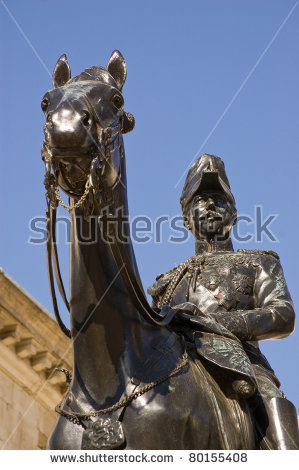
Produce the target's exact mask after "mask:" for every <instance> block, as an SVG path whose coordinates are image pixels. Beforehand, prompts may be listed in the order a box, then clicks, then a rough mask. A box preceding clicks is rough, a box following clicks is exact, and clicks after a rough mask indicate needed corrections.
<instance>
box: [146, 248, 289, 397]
mask: <svg viewBox="0 0 299 470" xmlns="http://www.w3.org/2000/svg"><path fill="white" fill-rule="evenodd" d="M148 292H149V293H150V294H151V295H152V297H153V306H154V307H156V308H161V307H162V305H164V304H168V305H170V306H171V307H175V306H178V305H181V308H180V309H179V312H182V313H183V312H184V310H185V311H188V317H186V316H183V317H182V318H181V319H179V320H178V321H177V322H176V328H177V329H178V330H180V331H182V333H184V334H185V335H186V337H187V338H188V339H189V340H190V341H193V342H194V344H195V347H196V349H197V352H198V354H199V355H200V356H202V357H204V358H205V359H206V360H208V361H209V362H211V363H212V364H214V365H215V370H216V371H217V367H220V368H225V369H227V370H230V371H232V372H234V373H235V374H237V375H240V377H243V378H246V379H248V380H249V381H250V382H251V383H252V384H255V383H256V382H257V386H258V389H259V391H260V393H261V394H262V395H263V396H267V398H271V397H282V396H283V393H282V392H281V390H279V388H278V387H279V385H280V384H279V381H278V379H277V377H276V376H275V374H274V372H273V370H272V368H271V366H270V364H269V363H268V361H267V359H266V358H265V356H264V355H263V354H262V353H261V351H260V349H259V347H258V340H261V339H278V338H283V337H284V336H287V335H289V334H290V333H291V331H292V330H293V326H294V321H293V319H294V312H293V307H292V301H291V298H290V294H289V291H288V288H287V285H286V282H285V279H284V275H283V272H282V268H281V266H280V262H279V258H278V255H277V254H276V253H274V252H270V251H264V252H262V251H259V250H252V251H250V250H239V251H238V252H236V253H235V252H234V251H215V252H212V253H202V254H200V255H196V256H193V257H192V258H190V259H189V260H187V261H186V262H185V263H182V264H181V265H179V266H177V267H176V268H174V269H172V270H171V271H169V272H167V273H165V274H162V275H160V276H158V277H157V280H156V282H155V284H154V285H153V286H152V287H150V288H149V289H148ZM192 305H194V306H195V307H196V308H194V309H192ZM197 309H198V310H197ZM190 314H191V315H190ZM192 315H194V317H197V318H196V319H195V318H193V319H192V318H191V317H192ZM190 320H191V321H190ZM192 320H193V321H192ZM195 320H197V321H196V323H195ZM188 323H189V325H188ZM230 333H231V334H230ZM244 351H245V353H246V354H244Z"/></svg>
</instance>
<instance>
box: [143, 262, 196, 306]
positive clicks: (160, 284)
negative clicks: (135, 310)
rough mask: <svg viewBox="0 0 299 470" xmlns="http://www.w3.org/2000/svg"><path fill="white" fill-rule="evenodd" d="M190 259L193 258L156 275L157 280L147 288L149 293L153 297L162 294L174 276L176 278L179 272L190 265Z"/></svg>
mask: <svg viewBox="0 0 299 470" xmlns="http://www.w3.org/2000/svg"><path fill="white" fill-rule="evenodd" d="M190 260H191V258H189V259H188V260H187V261H184V262H183V263H180V264H178V265H177V266H175V267H174V268H172V269H170V270H169V271H167V272H166V273H164V274H159V275H158V276H157V277H156V282H155V283H154V284H153V285H152V286H150V287H148V288H147V293H148V294H150V295H151V296H152V297H157V296H161V294H162V293H164V292H165V291H166V289H167V287H168V285H169V283H170V282H171V281H172V280H173V279H174V278H176V276H177V274H179V273H180V272H181V271H182V270H184V269H185V267H186V266H188V263H189V261H190Z"/></svg>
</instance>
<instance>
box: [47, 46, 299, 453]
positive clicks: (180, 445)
mask: <svg viewBox="0 0 299 470" xmlns="http://www.w3.org/2000/svg"><path fill="white" fill-rule="evenodd" d="M125 79H126V63H125V61H124V58H123V57H122V55H121V54H120V53H119V52H118V51H114V52H113V53H112V55H111V58H110V60H109V62H108V65H107V68H106V69H105V68H103V67H98V66H97V67H91V68H89V69H86V70H85V71H84V72H82V73H81V74H80V75H78V76H76V77H73V78H71V72H70V67H69V65H68V62H67V59H66V56H65V55H63V56H61V58H60V59H59V60H58V62H57V64H56V67H55V69H54V72H53V86H54V89H53V90H51V91H49V92H48V93H46V95H45V96H44V98H43V100H42V109H43V110H44V112H45V115H46V124H45V127H44V133H45V139H44V144H43V148H42V157H43V160H44V161H45V164H46V176H45V186H46V188H47V202H48V210H47V216H48V244H47V251H48V268H49V279H50V286H51V292H52V297H53V306H54V311H55V313H56V315H57V318H58V321H59V323H60V325H61V327H62V328H63V330H64V332H65V333H66V334H68V335H69V336H71V337H72V343H73V350H74V374H73V377H72V378H70V376H68V377H69V379H70V384H69V390H68V392H67V394H66V396H65V399H64V400H63V401H62V403H61V404H60V405H59V406H58V407H57V411H58V413H59V417H58V421H57V424H56V427H55V429H54V431H53V434H52V436H51V438H50V441H49V447H50V448H51V449H115V448H126V449H256V448H267V447H268V448H297V443H296V436H295V427H294V426H293V428H292V427H291V426H292V423H294V419H293V413H294V408H293V407H292V405H291V404H290V403H289V402H288V401H287V400H286V399H285V398H284V397H283V394H282V392H281V391H280V390H279V388H278V383H277V379H276V378H275V376H274V374H273V371H272V369H271V368H270V366H269V365H268V363H267V361H266V359H265V358H264V357H263V356H262V355H261V353H260V351H259V349H258V347H257V343H256V341H257V340H259V339H264V338H268V337H283V336H285V335H287V334H289V333H290V331H291V329H292V322H293V310H292V307H291V302H290V298H289V294H288V292H287V288H286V286H285V282H284V279H283V275H282V272H281V269H280V266H279V262H278V260H277V258H276V257H275V256H273V255H271V254H266V253H260V252H258V253H255V252H244V253H234V252H233V250H232V246H231V242H230V238H229V233H230V228H231V224H232V223H233V221H234V219H235V215H236V211H235V203H234V198H233V195H232V193H231V191H230V189H229V184H228V181H227V178H226V175H225V172H224V169H223V168H222V162H221V161H220V159H217V158H216V159H215V157H210V156H205V157H202V159H201V160H200V161H199V162H196V164H195V166H193V167H192V169H191V170H190V173H189V175H188V178H187V181H186V184H185V188H184V192H183V195H182V206H183V210H184V213H186V214H187V219H186V223H187V224H189V225H190V229H191V230H192V232H193V233H194V235H195V237H196V244H197V251H196V256H195V257H192V258H191V259H190V260H188V261H187V262H186V263H183V265H180V266H179V267H177V268H176V269H175V270H172V271H171V272H170V273H167V274H166V275H163V276H161V277H160V278H159V279H158V280H157V281H156V283H155V284H154V286H153V287H152V288H151V289H150V293H151V294H152V295H153V298H154V306H155V307H156V310H152V309H151V308H150V307H149V306H148V305H147V302H146V299H145V296H144V293H143V290H142V285H141V282H140V278H139V274H138V270H137V266H136V261H135V257H134V252H133V249H132V245H131V242H130V238H129V234H130V233H129V225H128V223H127V222H126V221H127V218H128V206H127V190H126V172H125V154H124V145H123V138H122V134H123V133H126V132H129V131H130V130H132V129H133V127H134V118H133V116H132V115H131V114H130V113H127V112H125V111H124V109H123V96H122V93H121V92H122V87H123V85H124V82H125ZM213 159H214V160H213ZM212 161H215V162H216V163H215V165H216V168H214V170H213V167H211V162H212ZM205 162H206V163H205ZM217 162H218V163H217ZM220 162H221V163H220ZM202 163H204V164H203V165H202ZM217 165H218V166H217ZM59 188H61V189H62V191H63V192H64V193H66V194H67V195H68V196H69V204H67V203H66V202H64V201H63V200H62V198H61V196H60V193H59ZM203 191H204V193H205V195H204V198H205V199H204V201H202V197H203ZM211 191H212V193H211ZM199 196H200V197H201V199H200V198H199ZM59 203H60V204H62V205H63V206H64V207H65V208H66V209H67V210H68V211H69V212H70V218H71V233H70V242H71V244H70V247H71V248H70V301H69V302H68V300H67V298H66V295H65V290H64V287H63V283H62V279H61V275H60V270H59V263H58V256H57V251H56V240H55V216H56V209H57V206H58V204H59ZM207 206H209V207H210V209H209V211H210V214H209V216H208V218H206V219H205V222H202V216H203V215H204V214H203V213H204V211H206V210H207V209H206V207H207ZM212 207H213V210H212V209H211V208H212ZM216 208H217V214H215V213H214V212H216ZM196 214H197V215H198V217H197V218H196ZM194 215H195V217H194ZM107 219H109V220H110V221H111V220H113V222H114V223H113V224H112V225H111V224H107ZM216 219H217V220H216ZM124 220H125V223H124ZM199 222H200V223H199ZM120 223H122V224H123V226H124V227H125V235H126V238H127V240H128V241H127V242H123V241H122V242H120V241H119V240H118V238H117V230H116V228H117V226H118V225H119V224H120ZM213 224H214V227H216V228H215V230H214V234H213V233H212V232H211V230H210V226H211V225H213ZM221 238H223V240H221ZM87 240H89V241H87ZM219 262H220V263H219ZM52 264H53V266H54V272H55V277H56V280H57V285H58V288H59V291H60V293H61V295H62V297H63V299H64V301H65V304H66V306H67V308H68V309H69V310H70V316H71V331H68V329H67V328H66V327H65V326H64V325H63V323H62V322H61V319H60V317H59V312H58V307H57V302H56V296H55V289H54V274H53V269H52ZM219 268H221V269H219ZM273 289H274V292H273ZM256 296H257V297H256ZM257 299H258V300H257ZM268 303H270V304H271V305H270V306H269V305H268ZM277 309H278V310H277ZM276 312H278V313H276ZM263 387H264V388H263ZM268 392H269V394H270V395H271V399H270V400H269V406H268V405H266V404H265V400H266V398H267V399H268V396H267V393H268ZM273 397H274V398H273ZM269 398H270V396H269ZM273 400H274V401H273ZM260 410H261V411H260ZM281 413H285V415H287V416H288V427H287V428H286V429H285V431H286V432H284V433H282V432H281V431H280V429H284V426H286V421H285V420H283V417H281ZM267 422H269V423H270V426H268V427H267V425H266V423H267ZM268 430H269V432H268ZM275 432H276V434H277V435H276V436H275ZM282 435H283V437H281V436H282ZM286 436H288V439H287V437H286Z"/></svg>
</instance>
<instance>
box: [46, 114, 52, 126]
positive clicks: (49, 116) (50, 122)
mask: <svg viewBox="0 0 299 470" xmlns="http://www.w3.org/2000/svg"><path fill="white" fill-rule="evenodd" d="M46 121H47V124H48V125H50V126H52V125H53V121H52V114H51V113H48V114H47V119H46Z"/></svg>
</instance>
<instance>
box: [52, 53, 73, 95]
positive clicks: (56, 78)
mask: <svg viewBox="0 0 299 470" xmlns="http://www.w3.org/2000/svg"><path fill="white" fill-rule="evenodd" d="M70 78H71V69H70V66H69V64H68V61H67V58H66V55H65V54H62V56H61V57H59V59H58V61H57V64H56V65H55V68H54V72H53V75H52V81H53V87H54V88H57V87H60V86H63V85H65V84H66V82H68V81H69V79H70Z"/></svg>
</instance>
